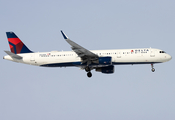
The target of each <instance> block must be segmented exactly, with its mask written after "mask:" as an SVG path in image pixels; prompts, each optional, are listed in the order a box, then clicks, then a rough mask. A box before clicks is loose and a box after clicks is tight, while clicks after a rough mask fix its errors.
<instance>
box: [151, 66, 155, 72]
mask: <svg viewBox="0 0 175 120" xmlns="http://www.w3.org/2000/svg"><path fill="white" fill-rule="evenodd" d="M151 68H152V69H151V71H152V72H155V69H154V66H153V64H151Z"/></svg>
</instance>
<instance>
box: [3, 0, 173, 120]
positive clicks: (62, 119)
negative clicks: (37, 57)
mask: <svg viewBox="0 0 175 120" xmlns="http://www.w3.org/2000/svg"><path fill="white" fill-rule="evenodd" d="M174 6H175V1H174V0H146V1H145V0H144V1H143V0H122V1H121V0H107V1H105V0H88V1H81V0H74V1H73V0H64V1H61V0H48V1H46V0H30V1H25V0H8V1H7V0H0V41H1V44H0V49H1V50H0V56H1V58H3V56H5V55H6V53H5V52H4V50H10V49H9V45H8V42H7V38H6V34H5V32H8V31H13V32H15V33H16V34H17V36H18V37H19V38H20V39H21V40H22V41H23V42H24V43H25V44H26V45H27V46H28V48H30V49H31V50H32V51H35V52H46V51H53V50H58V51H62V50H63V51H70V50H71V47H70V45H69V44H68V43H67V42H66V41H65V40H64V39H63V37H62V35H61V33H60V30H63V31H64V32H65V33H66V34H67V36H68V37H69V38H70V39H71V40H73V41H75V42H76V43H78V44H80V45H81V46H83V47H85V48H86V49H89V50H101V49H127V48H149V47H152V48H158V49H161V50H164V51H166V52H167V53H168V54H170V55H171V56H172V57H173V56H175V52H174V51H175V50H174V45H175V44H174V43H175V42H174V39H175V34H174V33H175V7H174ZM0 64H1V67H0V76H1V78H0V120H12V119H13V120H24V119H25V120H58V119H59V120H82V119H83V120H107V119H110V120H116V119H118V120H138V119H142V120H148V119H149V120H155V119H158V120H165V119H166V120H172V119H174V118H175V77H174V66H175V62H174V59H172V60H171V61H169V62H166V63H161V64H155V65H154V66H155V69H156V71H155V72H154V73H152V72H151V65H149V64H148V65H123V66H122V65H121V66H120V65H119V66H115V73H114V74H110V75H106V74H102V73H99V72H95V71H94V70H93V71H92V74H93V76H92V78H88V77H87V76H86V72H85V71H83V70H80V69H79V68H76V67H70V68H44V67H37V66H31V65H25V64H19V63H15V62H11V61H7V60H4V59H0Z"/></svg>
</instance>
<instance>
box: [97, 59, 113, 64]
mask: <svg viewBox="0 0 175 120" xmlns="http://www.w3.org/2000/svg"><path fill="white" fill-rule="evenodd" d="M99 64H100V65H111V64H112V58H111V57H99Z"/></svg>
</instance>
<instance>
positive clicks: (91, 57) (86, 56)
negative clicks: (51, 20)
mask: <svg viewBox="0 0 175 120" xmlns="http://www.w3.org/2000/svg"><path fill="white" fill-rule="evenodd" d="M61 33H62V35H63V37H64V39H65V40H66V41H67V42H68V43H69V44H70V45H71V46H72V47H71V48H72V50H73V51H74V52H75V53H76V54H77V55H78V56H79V57H81V59H82V63H85V62H87V64H88V63H89V64H90V63H91V62H92V61H96V60H97V59H98V55H96V54H94V53H93V52H91V51H89V50H87V49H85V48H83V47H82V46H80V45H78V44H77V43H75V42H73V41H72V40H70V39H69V38H68V37H67V36H66V34H65V33H64V32H63V31H61Z"/></svg>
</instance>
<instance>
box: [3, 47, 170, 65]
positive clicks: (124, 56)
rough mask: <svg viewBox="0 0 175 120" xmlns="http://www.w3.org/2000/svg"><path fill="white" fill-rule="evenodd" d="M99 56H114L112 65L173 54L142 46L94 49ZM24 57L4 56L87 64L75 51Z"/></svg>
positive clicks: (156, 59)
mask: <svg viewBox="0 0 175 120" xmlns="http://www.w3.org/2000/svg"><path fill="white" fill-rule="evenodd" d="M91 52H93V53H95V54H97V55H98V56H99V57H105V56H110V57H112V65H119V64H154V63H162V62H166V61H169V60H171V56H170V55H169V54H167V53H165V52H163V51H162V50H160V49H153V48H140V49H116V50H92V51H91ZM18 55H19V56H21V57H22V58H23V59H20V60H19V59H14V58H11V57H10V56H8V55H7V56H4V59H7V60H11V61H14V62H19V63H24V64H30V65H36V66H45V67H68V66H80V67H81V66H85V65H84V64H82V63H81V58H80V57H78V56H77V54H76V53H75V52H74V51H64V52H63V51H51V52H38V53H24V54H18Z"/></svg>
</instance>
